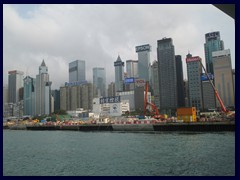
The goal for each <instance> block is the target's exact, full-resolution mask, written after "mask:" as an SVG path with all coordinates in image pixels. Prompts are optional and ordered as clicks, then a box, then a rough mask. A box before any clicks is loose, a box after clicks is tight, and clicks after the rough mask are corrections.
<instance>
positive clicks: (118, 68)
mask: <svg viewBox="0 0 240 180" xmlns="http://www.w3.org/2000/svg"><path fill="white" fill-rule="evenodd" d="M114 67H115V92H118V91H123V80H124V62H122V60H121V58H120V56H119V55H118V58H117V60H116V61H115V62H114Z"/></svg>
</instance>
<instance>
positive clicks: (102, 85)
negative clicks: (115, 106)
mask: <svg viewBox="0 0 240 180" xmlns="http://www.w3.org/2000/svg"><path fill="white" fill-rule="evenodd" d="M93 85H94V86H95V89H96V91H97V92H96V94H97V96H98V97H100V96H106V71H105V69H104V68H100V67H96V68H93Z"/></svg>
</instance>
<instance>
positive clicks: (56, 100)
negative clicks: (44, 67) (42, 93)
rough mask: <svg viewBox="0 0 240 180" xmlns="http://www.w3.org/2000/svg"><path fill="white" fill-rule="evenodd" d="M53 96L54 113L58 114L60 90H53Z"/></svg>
mask: <svg viewBox="0 0 240 180" xmlns="http://www.w3.org/2000/svg"><path fill="white" fill-rule="evenodd" d="M52 96H53V99H54V112H57V111H59V110H60V90H58V89H55V90H52Z"/></svg>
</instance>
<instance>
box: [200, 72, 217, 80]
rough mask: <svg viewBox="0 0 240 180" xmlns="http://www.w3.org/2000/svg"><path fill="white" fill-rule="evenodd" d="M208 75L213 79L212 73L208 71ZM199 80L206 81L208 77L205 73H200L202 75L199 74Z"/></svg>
mask: <svg viewBox="0 0 240 180" xmlns="http://www.w3.org/2000/svg"><path fill="white" fill-rule="evenodd" d="M208 76H209V78H210V80H213V79H214V76H213V74H211V73H208ZM201 80H202V81H208V80H209V79H208V77H207V75H206V74H202V75H201Z"/></svg>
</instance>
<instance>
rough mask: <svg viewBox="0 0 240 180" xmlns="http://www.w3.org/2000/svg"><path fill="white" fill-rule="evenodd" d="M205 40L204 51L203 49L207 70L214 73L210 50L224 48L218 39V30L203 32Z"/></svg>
mask: <svg viewBox="0 0 240 180" xmlns="http://www.w3.org/2000/svg"><path fill="white" fill-rule="evenodd" d="M205 41H206V42H205V43H204V51H205V59H206V67H207V72H208V73H211V74H214V72H213V61H212V52H214V51H220V50H224V43H223V41H222V40H221V39H220V32H219V31H216V32H210V33H207V34H205Z"/></svg>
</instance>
